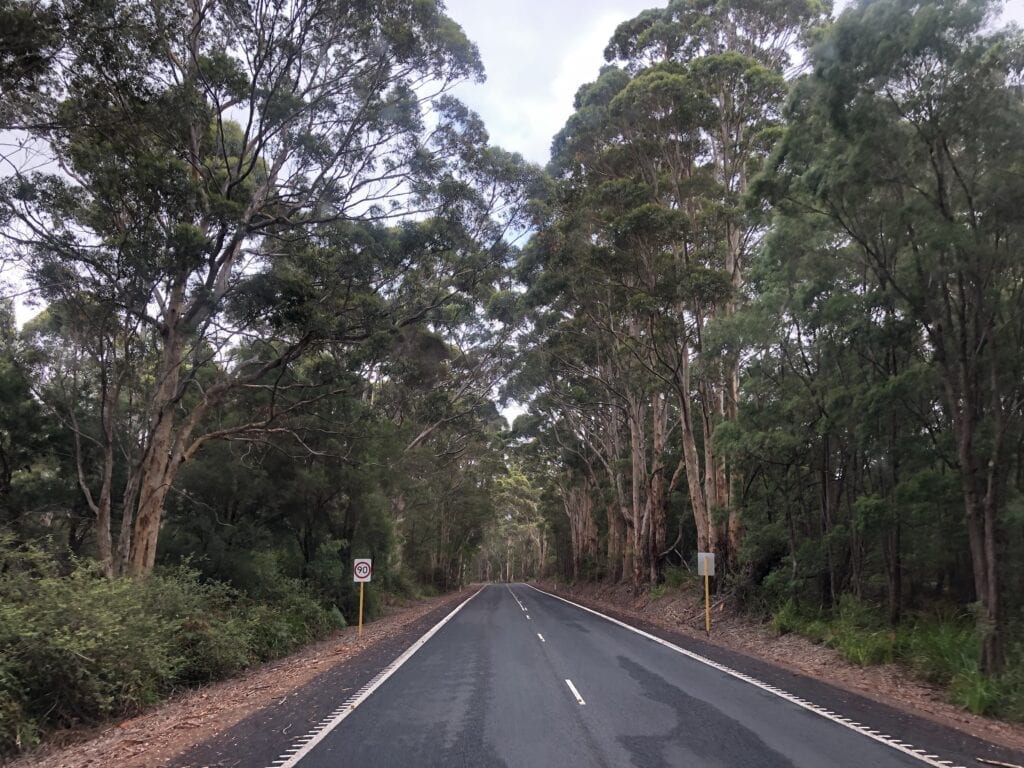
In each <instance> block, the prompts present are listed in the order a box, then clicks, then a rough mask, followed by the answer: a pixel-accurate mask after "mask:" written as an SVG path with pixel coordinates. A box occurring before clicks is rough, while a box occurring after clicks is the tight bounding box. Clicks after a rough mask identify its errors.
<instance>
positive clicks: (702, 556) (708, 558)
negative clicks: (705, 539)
mask: <svg viewBox="0 0 1024 768" xmlns="http://www.w3.org/2000/svg"><path fill="white" fill-rule="evenodd" d="M697 575H698V576H703V577H704V631H705V632H707V633H708V635H710V634H711V577H712V576H714V575H715V554H714V553H713V552H698V553H697Z"/></svg>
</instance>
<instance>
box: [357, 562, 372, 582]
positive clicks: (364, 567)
mask: <svg viewBox="0 0 1024 768" xmlns="http://www.w3.org/2000/svg"><path fill="white" fill-rule="evenodd" d="M354 570H355V574H356V576H357V577H359V578H360V579H365V578H366V577H367V576H369V575H370V564H369V563H356V564H355V568H354Z"/></svg>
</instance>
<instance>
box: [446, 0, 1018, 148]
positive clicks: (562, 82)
mask: <svg viewBox="0 0 1024 768" xmlns="http://www.w3.org/2000/svg"><path fill="white" fill-rule="evenodd" d="M445 4H446V6H447V7H448V14H449V15H450V16H451V17H452V18H453V19H455V21H457V22H459V24H461V25H462V28H463V29H464V30H465V31H466V34H467V35H468V36H469V38H470V39H471V40H472V41H473V42H475V43H476V44H477V45H478V46H479V47H480V56H481V57H482V58H483V62H484V67H485V68H486V69H487V81H486V82H485V83H484V84H483V85H475V84H466V85H462V86H460V87H459V90H458V91H457V95H458V96H459V97H460V98H462V99H463V100H464V101H465V102H466V103H467V104H469V106H470V107H472V108H473V109H475V110H476V111H477V112H479V113H480V115H481V116H482V117H483V118H484V122H485V123H486V124H487V129H488V131H489V132H490V134H491V140H492V142H493V143H495V144H498V145H499V146H501V147H504V148H505V149H508V150H511V151H514V152H519V153H521V154H522V155H523V156H524V157H526V158H527V159H528V160H532V161H534V162H537V163H542V164H543V163H546V162H547V161H548V151H549V149H550V147H551V139H552V137H553V136H554V135H555V134H556V133H557V132H558V131H559V129H561V127H562V126H563V125H564V124H565V120H566V118H568V117H569V114H570V112H571V110H572V99H573V96H574V95H575V94H576V89H577V88H579V87H580V86H581V85H582V84H583V83H587V82H590V81H592V80H593V79H594V78H595V77H597V73H598V70H599V69H600V67H601V65H602V64H603V63H604V47H605V45H607V43H608V39H609V38H610V37H611V35H612V32H614V31H615V27H616V26H617V25H618V24H619V23H620V22H622V21H625V20H627V19H631V18H633V17H634V16H636V15H637V14H638V13H639V12H640V11H642V10H644V9H645V8H654V7H658V6H664V5H665V2H664V1H662V2H658V1H657V0H446V3H445ZM837 4H838V3H837ZM1005 7H1006V14H1005V17H1006V19H1008V20H1009V19H1012V20H1015V21H1016V22H1017V23H1018V24H1021V25H1022V26H1024V0H1009V2H1007V3H1006V5H1005Z"/></svg>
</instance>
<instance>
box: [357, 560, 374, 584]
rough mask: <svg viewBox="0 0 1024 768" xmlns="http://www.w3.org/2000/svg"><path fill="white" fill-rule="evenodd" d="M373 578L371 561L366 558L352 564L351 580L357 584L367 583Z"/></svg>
mask: <svg viewBox="0 0 1024 768" xmlns="http://www.w3.org/2000/svg"><path fill="white" fill-rule="evenodd" d="M372 577H373V560H371V559H370V558H368V557H361V558H358V559H357V560H355V561H354V562H353V563H352V580H353V581H354V582H356V583H357V584H358V583H359V582H360V581H369V580H370V579H371V578H372Z"/></svg>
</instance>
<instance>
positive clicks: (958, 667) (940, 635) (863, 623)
mask: <svg viewBox="0 0 1024 768" xmlns="http://www.w3.org/2000/svg"><path fill="white" fill-rule="evenodd" d="M772 626H773V628H774V629H775V631H777V632H778V633H779V634H787V633H790V632H791V633H794V634H799V635H802V636H804V637H806V638H808V639H810V640H812V641H813V642H815V643H820V644H822V645H826V646H828V647H829V648H834V649H835V650H837V651H839V652H840V653H841V654H842V655H843V656H844V657H845V658H846V659H847V660H848V661H850V662H851V663H853V664H857V665H858V666H870V665H875V664H888V663H894V662H895V663H899V664H902V665H903V666H905V667H908V668H909V669H911V670H913V671H914V672H915V673H917V674H918V675H920V676H921V677H922V678H923V679H925V680H927V681H929V682H932V683H934V684H936V685H940V686H942V687H944V688H946V689H947V690H948V695H949V699H950V701H952V702H953V703H954V704H956V705H957V706H960V707H963V708H964V709H966V710H968V711H970V712H973V713H975V714H978V715H990V716H997V717H1004V718H1008V719H1013V720H1024V707H1022V703H1024V672H1022V667H1021V665H1022V663H1024V644H1021V643H1017V644H1016V645H1015V646H1014V648H1013V650H1012V651H1011V654H1010V660H1009V662H1008V663H1007V670H1006V672H1004V673H1002V674H998V675H989V674H985V673H984V672H983V671H982V670H981V668H980V665H979V663H978V658H979V656H978V649H979V646H980V640H979V637H978V633H977V631H976V629H975V628H974V626H973V620H972V617H971V616H970V615H968V614H959V615H957V614H943V613H932V614H928V613H921V614H916V615H914V616H913V617H910V618H908V620H907V621H905V622H903V623H901V624H900V625H899V626H897V627H889V626H887V625H886V621H885V617H884V615H883V614H882V613H881V612H880V611H879V610H878V609H877V608H876V607H875V606H872V605H870V604H869V603H865V602H863V601H860V600H856V599H854V598H853V597H852V596H850V595H844V596H843V599H842V600H841V601H840V604H839V606H838V607H837V609H836V610H835V611H832V612H829V613H821V612H808V611H806V610H801V608H800V607H799V606H798V605H797V603H796V602H795V601H793V600H788V601H787V602H785V603H784V604H783V605H781V606H780V607H779V608H778V610H776V611H775V613H774V614H773V616H772Z"/></svg>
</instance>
